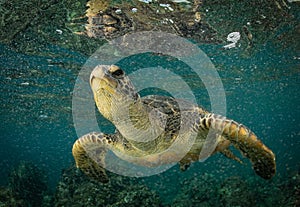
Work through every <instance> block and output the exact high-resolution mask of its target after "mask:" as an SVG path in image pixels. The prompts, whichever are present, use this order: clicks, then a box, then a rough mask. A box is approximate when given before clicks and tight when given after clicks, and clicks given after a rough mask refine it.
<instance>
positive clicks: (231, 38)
mask: <svg viewBox="0 0 300 207" xmlns="http://www.w3.org/2000/svg"><path fill="white" fill-rule="evenodd" d="M240 38H241V34H240V33H239V32H231V33H229V34H228V36H227V41H228V42H232V43H230V44H228V45H225V46H224V48H226V49H231V48H233V47H236V43H237V42H238V41H239V40H240Z"/></svg>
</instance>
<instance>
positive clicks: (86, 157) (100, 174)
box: [72, 132, 109, 183]
mask: <svg viewBox="0 0 300 207" xmlns="http://www.w3.org/2000/svg"><path fill="white" fill-rule="evenodd" d="M105 137H106V135H104V134H102V133H96V132H92V133H89V134H86V135H84V136H82V137H80V138H79V139H77V140H76V142H75V143H74V145H73V149H72V153H73V156H74V158H75V162H76V167H77V168H80V169H81V170H82V171H83V172H84V173H85V174H86V175H88V176H89V177H90V178H92V179H94V180H96V181H100V182H102V183H107V182H108V181H109V179H108V176H107V175H106V172H105V156H106V153H107V150H108V148H107V143H106V142H107V139H105Z"/></svg>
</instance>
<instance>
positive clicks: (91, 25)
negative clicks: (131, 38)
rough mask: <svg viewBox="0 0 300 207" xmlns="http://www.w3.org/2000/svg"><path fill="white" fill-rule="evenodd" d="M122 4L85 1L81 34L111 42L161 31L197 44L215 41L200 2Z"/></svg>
mask: <svg viewBox="0 0 300 207" xmlns="http://www.w3.org/2000/svg"><path fill="white" fill-rule="evenodd" d="M121 2H122V3H116V2H113V1H102V0H90V1H88V2H87V7H88V9H87V10H86V17H87V18H88V24H87V25H86V26H85V29H86V31H85V32H84V33H85V34H87V35H88V36H89V37H93V38H105V39H112V38H116V37H120V36H123V35H125V34H128V33H130V32H138V31H163V32H168V33H172V34H177V35H179V36H182V37H188V38H193V39H194V40H197V41H199V42H203V41H204V42H216V41H217V40H216V39H215V31H214V30H213V29H212V28H211V27H210V26H209V25H208V24H206V23H204V22H203V21H201V14H200V11H199V7H200V6H201V4H202V1H200V0H194V1H175V0H168V1H164V3H162V2H160V1H151V2H150V3H145V2H144V1H141V0H133V1H121ZM176 2H177V3H176ZM178 2H180V3H178Z"/></svg>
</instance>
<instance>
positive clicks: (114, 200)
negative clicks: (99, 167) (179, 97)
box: [0, 163, 300, 207]
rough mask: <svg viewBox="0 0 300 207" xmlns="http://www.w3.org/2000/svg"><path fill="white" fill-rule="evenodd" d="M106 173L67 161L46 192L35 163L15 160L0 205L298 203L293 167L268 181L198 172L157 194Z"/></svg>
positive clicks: (298, 177) (299, 187) (287, 206)
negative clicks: (105, 178) (87, 171)
mask: <svg viewBox="0 0 300 207" xmlns="http://www.w3.org/2000/svg"><path fill="white" fill-rule="evenodd" d="M108 173H109V172H108ZM32 176H34V177H32ZM109 177H110V182H109V183H107V184H102V183H98V182H96V181H93V180H91V179H89V178H88V177H86V176H85V175H84V174H83V173H82V172H81V171H80V170H79V169H76V168H75V166H71V167H69V168H67V169H65V170H63V171H62V175H61V178H60V181H59V183H58V184H57V186H56V189H55V191H54V192H53V193H52V194H49V192H48V191H47V186H46V182H45V180H44V178H45V174H43V172H42V171H41V170H39V169H38V168H37V167H36V166H35V165H32V164H28V163H21V164H20V165H19V166H18V167H17V168H16V169H14V170H13V171H12V173H11V177H10V182H9V185H8V186H6V187H1V188H0V207H2V206H32V207H34V206H42V207H50V206H55V207H58V206H74V207H76V206H78V207H79V206H85V207H90V206H91V207H92V206H109V207H117V206H118V207H119V206H121V207H122V206H150V207H151V206H153V207H154V206H155V207H157V206H158V207H159V206H166V207H185V206H218V207H222V206H224V207H226V206H245V207H247V206H251V207H252V206H257V207H263V206H282V207H283V206H284V207H292V206H299V205H300V199H299V198H300V196H299V195H300V174H299V172H294V173H293V174H291V175H289V176H288V177H284V178H283V177H281V176H280V175H278V176H277V177H275V178H273V179H272V180H271V181H265V180H262V179H260V178H259V177H247V178H245V177H240V176H229V177H225V178H222V179H221V178H216V177H215V176H213V175H211V174H207V173H204V174H202V175H200V176H199V175H198V176H193V177H189V178H186V179H184V180H181V181H179V187H177V188H176V189H175V190H172V191H168V194H170V195H165V196H162V197H160V196H159V194H160V193H161V190H162V189H163V188H162V189H160V188H157V189H152V188H151V187H150V186H149V187H148V186H147V184H146V183H145V182H144V181H143V179H138V178H130V177H123V176H120V175H116V174H113V173H109ZM33 178H34V179H33ZM155 182H156V181H155V180H153V183H155ZM166 199H168V200H166Z"/></svg>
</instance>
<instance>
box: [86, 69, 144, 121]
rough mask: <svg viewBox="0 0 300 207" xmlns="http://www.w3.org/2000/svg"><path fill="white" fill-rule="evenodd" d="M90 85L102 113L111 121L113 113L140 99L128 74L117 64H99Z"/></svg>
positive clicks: (93, 72) (117, 112)
mask: <svg viewBox="0 0 300 207" xmlns="http://www.w3.org/2000/svg"><path fill="white" fill-rule="evenodd" d="M90 85H91V88H92V91H93V94H94V99H95V102H96V105H97V107H98V109H99V111H100V113H101V114H102V115H103V116H104V117H105V118H107V119H108V120H110V121H113V115H114V114H119V112H120V110H124V109H128V107H129V106H130V105H131V104H132V103H135V102H136V101H137V100H138V99H139V95H138V93H137V92H136V91H135V88H134V86H133V85H132V83H131V81H130V80H129V78H128V76H126V74H125V72H124V71H123V70H122V69H121V68H119V67H118V66H116V65H98V66H96V67H95V68H94V70H93V71H92V73H91V76H90Z"/></svg>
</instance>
